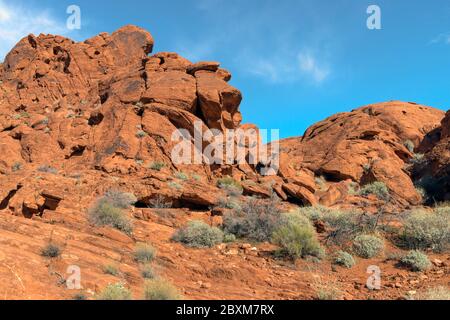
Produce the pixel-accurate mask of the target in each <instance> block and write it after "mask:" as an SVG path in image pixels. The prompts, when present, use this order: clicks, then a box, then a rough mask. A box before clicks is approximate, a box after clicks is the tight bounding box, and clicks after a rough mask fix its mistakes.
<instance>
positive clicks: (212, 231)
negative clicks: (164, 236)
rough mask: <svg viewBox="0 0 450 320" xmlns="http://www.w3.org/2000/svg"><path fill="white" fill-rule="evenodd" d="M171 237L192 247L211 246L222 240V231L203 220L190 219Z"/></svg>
mask: <svg viewBox="0 0 450 320" xmlns="http://www.w3.org/2000/svg"><path fill="white" fill-rule="evenodd" d="M172 239H173V240H174V241H177V242H180V243H183V244H185V245H186V246H188V247H192V248H211V247H213V246H215V245H216V244H219V243H221V242H222V241H223V232H222V231H221V230H220V229H218V228H216V227H210V226H209V225H207V224H206V223H204V222H203V221H190V222H188V224H187V225H186V226H184V227H183V228H181V229H179V230H178V231H177V232H176V233H175V234H174V236H173V237H172Z"/></svg>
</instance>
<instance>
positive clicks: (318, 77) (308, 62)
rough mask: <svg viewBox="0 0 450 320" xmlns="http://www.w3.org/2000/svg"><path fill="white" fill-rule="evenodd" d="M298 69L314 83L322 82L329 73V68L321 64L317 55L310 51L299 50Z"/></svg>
mask: <svg viewBox="0 0 450 320" xmlns="http://www.w3.org/2000/svg"><path fill="white" fill-rule="evenodd" d="M298 63H299V67H300V71H301V72H302V73H303V74H304V75H306V76H309V77H310V78H311V79H312V80H313V81H314V82H315V83H322V82H323V81H324V80H325V79H327V78H328V76H329V75H330V70H329V69H328V68H327V67H325V66H323V65H321V64H320V63H319V62H318V60H317V57H316V56H314V55H313V54H311V53H305V52H300V53H299V54H298Z"/></svg>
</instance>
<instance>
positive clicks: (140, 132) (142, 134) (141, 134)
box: [136, 130, 148, 139]
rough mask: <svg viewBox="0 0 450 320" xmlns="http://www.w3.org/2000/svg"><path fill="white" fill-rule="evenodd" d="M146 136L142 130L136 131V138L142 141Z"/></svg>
mask: <svg viewBox="0 0 450 320" xmlns="http://www.w3.org/2000/svg"><path fill="white" fill-rule="evenodd" d="M146 136H148V133H147V132H145V131H143V130H138V131H137V132H136V138H139V139H142V138H144V137H146Z"/></svg>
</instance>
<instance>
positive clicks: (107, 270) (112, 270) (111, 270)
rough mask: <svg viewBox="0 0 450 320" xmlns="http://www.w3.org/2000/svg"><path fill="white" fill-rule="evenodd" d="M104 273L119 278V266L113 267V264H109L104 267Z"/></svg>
mask: <svg viewBox="0 0 450 320" xmlns="http://www.w3.org/2000/svg"><path fill="white" fill-rule="evenodd" d="M103 272H104V273H105V274H109V275H112V276H118V275H119V273H120V272H119V269H118V268H117V266H115V265H113V264H107V265H105V266H103Z"/></svg>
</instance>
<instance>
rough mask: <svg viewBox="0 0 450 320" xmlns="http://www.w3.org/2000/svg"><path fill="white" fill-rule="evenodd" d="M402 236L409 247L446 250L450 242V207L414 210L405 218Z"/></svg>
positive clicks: (437, 250) (436, 250) (438, 250)
mask: <svg viewBox="0 0 450 320" xmlns="http://www.w3.org/2000/svg"><path fill="white" fill-rule="evenodd" d="M400 238H401V240H402V242H403V244H404V245H405V246H406V247H407V248H409V249H417V250H425V249H432V250H433V251H435V252H443V251H445V250H446V249H447V248H448V246H449V243H450V208H446V207H442V208H436V209H434V211H433V212H431V213H429V212H426V211H421V210H417V211H413V212H412V213H411V214H410V215H409V216H408V217H407V218H406V219H405V223H404V227H403V231H402V234H401V235H400Z"/></svg>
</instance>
